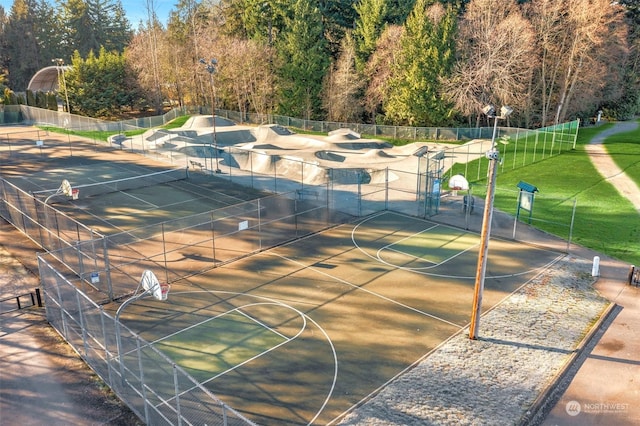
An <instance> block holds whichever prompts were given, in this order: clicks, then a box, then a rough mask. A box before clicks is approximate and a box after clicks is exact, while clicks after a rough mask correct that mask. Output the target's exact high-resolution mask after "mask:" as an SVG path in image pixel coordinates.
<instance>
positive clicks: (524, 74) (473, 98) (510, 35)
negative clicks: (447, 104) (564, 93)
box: [443, 0, 536, 118]
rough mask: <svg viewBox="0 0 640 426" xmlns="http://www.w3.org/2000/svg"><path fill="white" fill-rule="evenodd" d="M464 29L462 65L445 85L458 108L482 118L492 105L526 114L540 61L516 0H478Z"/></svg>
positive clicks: (460, 41) (471, 6)
mask: <svg viewBox="0 0 640 426" xmlns="http://www.w3.org/2000/svg"><path fill="white" fill-rule="evenodd" d="M459 28H460V32H459V37H458V43H457V52H458V62H457V64H456V66H455V67H454V71H453V73H452V76H451V77H450V78H448V79H446V81H444V84H443V87H444V91H445V93H446V95H447V96H448V98H449V99H450V100H451V101H452V102H453V103H454V104H455V107H456V109H457V110H458V111H460V112H461V113H462V114H464V115H466V116H469V117H472V116H474V115H475V116H476V117H478V118H479V117H480V115H479V111H480V110H481V108H482V106H483V105H486V104H488V103H493V104H497V105H509V106H511V107H514V109H517V110H521V109H523V108H524V107H525V106H526V104H527V102H528V99H527V96H526V95H527V85H528V82H529V81H530V79H531V72H532V69H533V67H535V66H536V57H535V51H534V46H535V44H534V32H533V29H532V27H531V24H530V23H529V22H528V21H527V20H526V19H525V18H524V17H523V16H522V14H521V13H520V9H519V7H518V5H517V4H516V2H515V0H472V1H471V2H470V3H469V5H468V7H467V11H466V13H465V15H464V17H463V20H462V22H461V23H460V26H459Z"/></svg>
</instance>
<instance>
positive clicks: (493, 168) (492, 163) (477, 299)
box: [469, 105, 513, 340]
mask: <svg viewBox="0 0 640 426" xmlns="http://www.w3.org/2000/svg"><path fill="white" fill-rule="evenodd" d="M482 112H484V113H485V114H486V116H487V117H489V118H493V136H492V137H491V150H489V151H487V152H486V153H485V156H486V157H487V159H488V160H489V172H488V178H487V180H488V186H487V197H486V199H485V202H484V216H483V217H482V230H481V231H480V249H479V252H478V268H477V270H476V282H475V288H474V292H473V311H472V312H471V323H470V324H469V339H472V340H475V339H476V338H477V336H478V329H479V328H480V315H481V314H482V294H483V292H484V279H485V276H486V272H487V256H488V254H489V238H490V236H491V221H492V219H493V199H494V196H495V189H496V175H497V170H498V162H499V161H500V153H499V152H498V150H497V149H496V135H497V133H498V119H505V118H507V117H508V116H509V115H511V113H512V112H513V109H511V108H510V107H508V106H503V107H502V108H500V114H501V115H500V116H496V110H495V108H494V107H493V106H492V105H487V106H486V107H484V108H483V109H482Z"/></svg>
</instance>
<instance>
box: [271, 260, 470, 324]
mask: <svg viewBox="0 0 640 426" xmlns="http://www.w3.org/2000/svg"><path fill="white" fill-rule="evenodd" d="M268 254H269V255H271V256H276V257H279V258H281V259H284V260H287V261H289V262H291V263H293V264H296V265H298V266H301V267H302V268H304V269H309V270H312V271H314V272H317V273H318V274H320V275H324V276H325V277H328V278H331V279H332V280H334V281H336V282H339V283H342V284H345V285H347V286H349V287H352V288H353V289H356V290H361V291H364V292H365V293H369V294H370V295H372V296H374V297H377V298H379V299H382V300H386V301H387V302H389V303H391V304H393V305H397V306H400V307H402V308H405V309H408V310H410V311H413V312H415V313H417V314H419V315H423V316H426V317H429V318H431V319H434V320H436V321H441V322H443V323H445V324H448V325H451V326H453V327H455V328H456V329H459V328H460V326H459V325H458V324H456V323H453V322H451V321H448V320H446V319H444V318H440V317H438V316H436V315H433V314H430V313H428V312H424V311H421V310H420V309H417V308H414V307H412V306H409V305H406V304H404V303H401V302H398V301H397V300H393V299H391V298H390V297H387V296H383V295H381V294H379V293H376V292H374V291H371V290H369V289H367V288H363V287H361V286H359V285H356V284H353V283H351V282H349V281H347V280H344V279H342V278H339V277H336V276H334V275H331V274H329V273H326V272H324V271H321V270H319V269H318V268H314V267H313V264H311V265H305V264H304V263H302V262H300V261H298V260H294V259H291V258H289V257H287V256H284V255H281V254H278V253H275V252H269V253H268ZM396 269H398V268H396Z"/></svg>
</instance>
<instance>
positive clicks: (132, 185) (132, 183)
mask: <svg viewBox="0 0 640 426" xmlns="http://www.w3.org/2000/svg"><path fill="white" fill-rule="evenodd" d="M188 177H189V174H188V170H187V169H186V168H180V169H171V170H163V171H160V172H155V173H149V174H145V175H138V176H131V177H128V178H122V179H115V180H109V181H105V182H97V183H88V184H84V185H72V188H73V191H74V192H75V194H76V195H74V197H75V196H78V197H80V198H87V197H93V196H96V195H103V194H109V193H112V192H119V191H127V190H132V189H138V188H144V187H147V186H155V185H161V184H164V183H169V182H174V181H178V180H184V179H187V178H188ZM57 192H59V189H47V190H43V191H34V192H33V193H32V194H33V196H34V197H38V198H40V197H49V196H51V195H55V194H56V193H57ZM60 196H61V197H63V196H64V195H62V194H60Z"/></svg>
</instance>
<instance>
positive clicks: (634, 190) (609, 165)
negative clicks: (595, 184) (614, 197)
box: [585, 121, 640, 212]
mask: <svg viewBox="0 0 640 426" xmlns="http://www.w3.org/2000/svg"><path fill="white" fill-rule="evenodd" d="M637 127H638V122H637V121H624V122H622V123H616V124H615V125H614V126H613V127H611V128H609V129H607V130H605V131H604V132H602V133H600V134H599V135H598V136H596V137H595V138H593V139H592V140H591V142H590V143H589V145H587V146H586V147H585V150H586V151H587V153H588V154H589V158H590V159H591V162H592V163H593V165H594V166H595V167H596V169H598V171H599V172H600V174H601V175H602V176H603V177H604V178H605V179H606V180H608V181H609V182H611V184H612V185H614V186H615V187H616V189H617V190H618V191H619V192H620V194H621V195H622V196H623V197H626V198H627V199H628V200H629V201H631V202H632V203H633V205H634V206H635V208H636V210H638V212H640V188H639V187H638V185H636V183H635V182H634V181H633V180H631V179H630V178H629V177H628V176H627V174H626V173H625V172H624V171H623V170H622V169H620V167H618V165H617V164H616V163H615V162H614V161H613V159H612V158H611V157H609V155H608V154H607V150H606V149H605V147H604V145H603V143H604V141H605V139H607V138H608V137H609V136H611V135H613V134H615V133H625V132H630V131H632V130H635V129H636V128H637Z"/></svg>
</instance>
